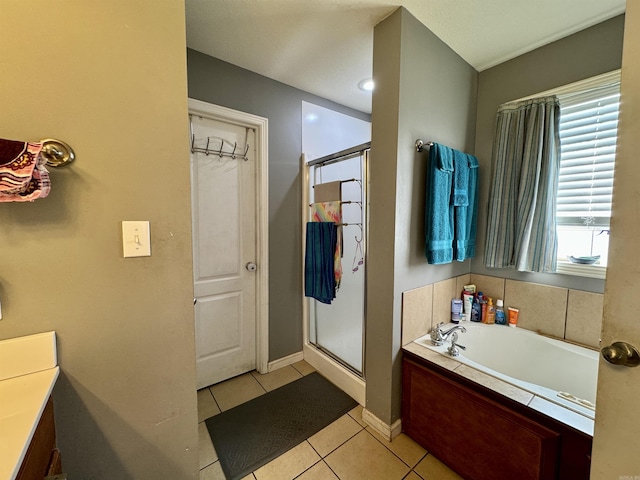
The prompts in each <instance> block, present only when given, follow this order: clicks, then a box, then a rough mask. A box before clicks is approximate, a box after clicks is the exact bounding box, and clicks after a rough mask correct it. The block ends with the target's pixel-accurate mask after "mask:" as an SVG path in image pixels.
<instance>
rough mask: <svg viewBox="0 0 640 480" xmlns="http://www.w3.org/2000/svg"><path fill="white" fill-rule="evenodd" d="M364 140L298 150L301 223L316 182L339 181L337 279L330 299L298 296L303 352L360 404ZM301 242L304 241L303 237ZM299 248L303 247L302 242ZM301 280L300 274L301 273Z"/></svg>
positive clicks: (308, 216) (306, 215)
mask: <svg viewBox="0 0 640 480" xmlns="http://www.w3.org/2000/svg"><path fill="white" fill-rule="evenodd" d="M369 148H370V143H365V144H362V145H358V146H356V147H353V148H349V149H347V150H343V151H341V152H338V153H334V154H331V155H327V156H324V157H321V158H317V159H314V160H311V161H306V160H307V159H306V158H305V156H304V155H303V158H302V172H303V181H302V184H303V189H302V190H303V192H302V225H303V242H304V241H306V238H305V233H306V224H307V222H309V221H312V215H311V212H312V207H313V206H314V203H315V201H316V198H315V195H314V191H315V189H316V187H318V186H320V185H322V186H327V185H329V184H332V185H334V186H336V185H339V195H340V198H339V201H340V211H341V220H340V222H341V223H340V224H339V227H340V230H341V245H342V251H341V264H342V280H341V282H340V286H339V288H338V290H337V291H336V298H335V299H334V300H333V301H332V302H331V304H324V303H321V302H318V301H317V300H315V299H313V298H307V297H305V298H304V301H303V315H304V327H305V328H304V331H305V332H304V333H305V342H304V343H305V344H304V358H305V360H307V362H309V363H310V364H311V365H313V366H314V367H315V368H316V369H318V370H319V371H320V373H322V374H323V375H325V376H327V377H328V378H329V379H330V380H332V381H333V382H334V383H336V384H337V385H338V386H340V387H341V388H343V389H344V390H345V391H347V393H349V394H350V395H351V396H352V397H354V398H355V399H356V400H358V401H359V402H360V403H361V404H364V390H365V388H364V386H365V383H364V378H365V371H364V333H365V318H366V316H365V295H366V275H365V272H366V268H367V260H366V252H367V223H368V222H367V215H368V211H367V190H368V189H367V185H368V181H367V178H368V177H367V172H368V160H369ZM303 246H304V243H303ZM303 251H304V248H303ZM303 281H304V275H303Z"/></svg>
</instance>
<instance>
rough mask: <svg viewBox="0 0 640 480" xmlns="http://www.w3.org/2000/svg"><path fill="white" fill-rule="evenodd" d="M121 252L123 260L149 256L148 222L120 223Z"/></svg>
mask: <svg viewBox="0 0 640 480" xmlns="http://www.w3.org/2000/svg"><path fill="white" fill-rule="evenodd" d="M122 251H123V254H124V258H129V257H150V256H151V237H150V235H149V222H148V221H136V222H132V221H123V222H122Z"/></svg>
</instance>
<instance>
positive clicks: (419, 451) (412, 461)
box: [367, 427, 427, 467]
mask: <svg viewBox="0 0 640 480" xmlns="http://www.w3.org/2000/svg"><path fill="white" fill-rule="evenodd" d="M367 431H368V432H369V433H371V434H372V435H373V436H374V437H375V438H376V440H378V441H379V442H380V443H382V445H384V446H385V447H387V448H388V449H389V450H391V451H392V452H393V453H395V454H396V455H397V456H398V457H399V458H400V460H402V461H403V462H404V463H406V464H407V465H409V466H410V467H415V466H416V465H417V464H418V462H419V461H420V460H422V458H423V457H424V456H425V455H426V454H427V451H426V450H425V449H424V448H422V447H421V446H420V445H418V444H417V443H416V442H414V441H413V440H412V439H411V438H409V437H408V436H406V435H405V434H404V433H401V434H400V435H398V436H397V437H396V438H394V439H393V440H392V441H391V442H390V441H389V440H387V439H386V438H383V437H382V436H380V435H379V434H378V433H377V432H376V431H374V430H373V429H372V428H371V427H368V428H367Z"/></svg>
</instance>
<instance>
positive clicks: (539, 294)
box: [402, 273, 604, 348]
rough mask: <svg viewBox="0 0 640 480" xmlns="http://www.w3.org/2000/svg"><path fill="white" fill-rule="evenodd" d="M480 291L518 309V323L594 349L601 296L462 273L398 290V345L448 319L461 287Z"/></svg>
mask: <svg viewBox="0 0 640 480" xmlns="http://www.w3.org/2000/svg"><path fill="white" fill-rule="evenodd" d="M470 283H471V284H474V285H476V287H477V288H478V290H479V291H482V292H483V293H484V294H485V295H486V296H488V297H491V298H493V300H494V304H495V301H496V300H497V299H498V298H501V299H503V300H504V305H505V307H504V308H505V312H506V310H507V307H515V308H518V309H520V314H519V319H518V327H519V328H526V329H527V330H532V331H534V332H540V333H542V334H544V335H549V336H552V337H556V338H559V339H565V340H567V341H569V342H573V343H578V344H580V345H583V346H586V347H591V348H598V347H599V340H600V328H601V324H602V311H603V303H604V295H603V294H601V293H591V292H585V291H582V290H573V289H569V288H564V287H555V286H550V285H541V284H537V283H529V282H522V281H519V280H511V279H505V278H501V277H491V276H486V275H479V274H475V273H471V274H466V275H460V276H458V277H455V278H450V279H447V280H443V281H440V282H436V283H434V284H430V285H425V286H422V287H419V288H415V289H412V290H408V291H405V292H403V293H402V345H406V344H407V343H410V342H412V341H413V340H415V339H416V338H419V337H421V336H423V335H426V334H427V333H429V332H430V331H431V328H433V326H435V325H437V324H438V323H439V322H444V323H448V322H449V321H450V320H451V299H452V298H458V297H459V296H460V292H461V291H462V287H463V286H464V285H467V284H470Z"/></svg>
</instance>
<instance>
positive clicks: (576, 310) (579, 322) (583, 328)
mask: <svg viewBox="0 0 640 480" xmlns="http://www.w3.org/2000/svg"><path fill="white" fill-rule="evenodd" d="M603 304H604V295H602V294H601V293H591V292H583V291H580V290H569V300H568V304H567V328H566V332H565V337H564V338H566V339H567V340H571V341H572V342H578V343H582V344H584V345H589V346H591V347H599V346H600V342H599V341H600V332H601V330H602V309H603Z"/></svg>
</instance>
